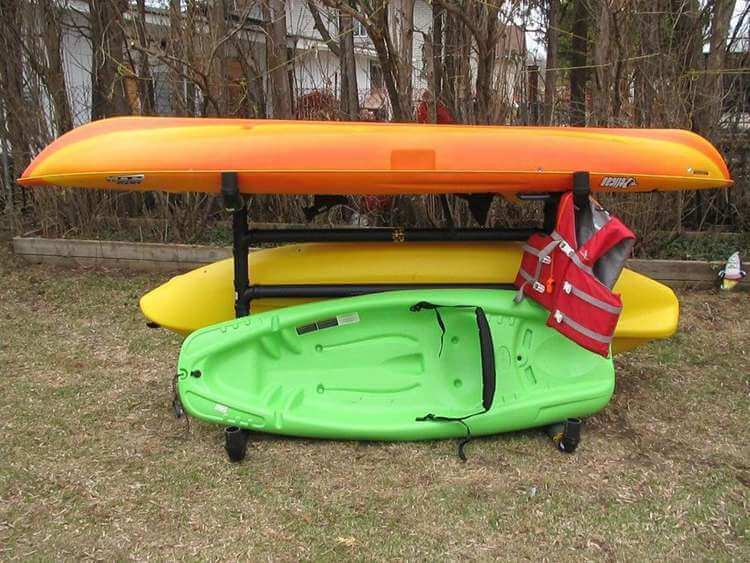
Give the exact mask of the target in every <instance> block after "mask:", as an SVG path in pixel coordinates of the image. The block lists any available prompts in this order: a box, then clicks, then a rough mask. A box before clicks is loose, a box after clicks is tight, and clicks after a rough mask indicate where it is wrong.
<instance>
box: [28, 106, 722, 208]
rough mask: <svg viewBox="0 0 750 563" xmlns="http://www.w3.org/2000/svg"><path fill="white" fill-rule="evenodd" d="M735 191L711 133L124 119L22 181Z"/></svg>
mask: <svg viewBox="0 0 750 563" xmlns="http://www.w3.org/2000/svg"><path fill="white" fill-rule="evenodd" d="M579 170H585V171H588V172H589V173H590V174H591V185H592V189H593V190H594V191H619V192H645V191H654V190H663V191H668V190H692V189H704V188H721V187H728V186H730V185H731V184H732V180H731V178H730V176H729V172H728V170H727V167H726V164H725V162H724V160H723V159H722V157H721V155H720V154H719V152H718V151H717V150H716V148H715V147H714V146H713V145H711V144H710V143H709V142H708V141H707V140H705V139H703V138H702V137H700V136H698V135H696V134H694V133H691V132H689V131H683V130H673V129H595V128H573V127H502V126H468V125H425V124H414V123H368V122H362V123H344V122H312V121H274V120H249V119H248V120H244V119H207V118H159V117H124V118H113V119H105V120H101V121H96V122H93V123H89V124H87V125H84V126H82V127H79V128H77V129H74V130H73V131H70V132H68V133H66V134H65V135H63V136H61V137H60V138H59V139H57V140H56V141H54V142H53V143H51V144H50V145H49V146H48V147H47V148H46V149H45V150H44V151H42V152H41V153H40V154H39V155H38V156H37V157H36V158H35V159H34V160H33V161H32V162H31V164H30V165H29V166H28V168H27V169H26V171H25V172H24V173H23V175H22V177H21V178H20V179H19V183H21V184H22V185H26V186H31V185H58V186H69V187H84V188H98V189H120V190H166V191H174V192H186V191H199V192H218V191H219V190H220V177H221V172H237V173H238V180H239V188H240V191H241V192H243V193H272V194H407V193H408V194H429V193H500V194H506V195H510V194H517V193H521V192H554V191H564V190H569V189H570V188H571V185H572V174H573V172H576V171H579Z"/></svg>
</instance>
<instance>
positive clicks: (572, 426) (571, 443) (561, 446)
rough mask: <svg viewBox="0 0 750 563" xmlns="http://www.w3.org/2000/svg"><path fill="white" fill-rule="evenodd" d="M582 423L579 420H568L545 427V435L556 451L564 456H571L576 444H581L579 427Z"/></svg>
mask: <svg viewBox="0 0 750 563" xmlns="http://www.w3.org/2000/svg"><path fill="white" fill-rule="evenodd" d="M582 425H583V422H582V421H581V419H580V418H569V419H568V420H566V421H565V422H558V423H557V424H552V425H551V426H548V427H547V435H548V436H549V437H550V438H551V439H552V442H553V443H554V444H555V446H556V447H557V449H558V450H560V451H561V452H564V453H566V454H572V453H573V452H574V451H576V448H577V447H578V444H580V443H581V426H582Z"/></svg>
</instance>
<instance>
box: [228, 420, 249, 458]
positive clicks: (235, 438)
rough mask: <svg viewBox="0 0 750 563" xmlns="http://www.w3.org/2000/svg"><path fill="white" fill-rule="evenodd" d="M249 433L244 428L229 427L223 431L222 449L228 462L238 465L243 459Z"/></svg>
mask: <svg viewBox="0 0 750 563" xmlns="http://www.w3.org/2000/svg"><path fill="white" fill-rule="evenodd" d="M249 437H250V432H249V431H248V430H245V429H244V428H238V427H236V426H229V427H227V428H225V429H224V449H225V450H226V451H227V456H228V457H229V461H231V462H234V463H238V462H240V461H242V460H243V459H245V455H246V454H247V442H248V438H249Z"/></svg>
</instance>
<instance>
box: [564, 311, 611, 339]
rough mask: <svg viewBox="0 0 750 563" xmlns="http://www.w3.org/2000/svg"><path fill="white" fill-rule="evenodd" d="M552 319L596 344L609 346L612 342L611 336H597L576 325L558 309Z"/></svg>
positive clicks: (596, 333) (591, 331)
mask: <svg viewBox="0 0 750 563" xmlns="http://www.w3.org/2000/svg"><path fill="white" fill-rule="evenodd" d="M553 318H554V319H555V321H556V322H558V323H561V324H566V325H568V326H569V327H570V328H572V329H573V330H575V331H576V332H578V333H580V334H583V335H584V336H586V337H587V338H590V339H591V340H595V341H597V342H601V343H602V344H609V343H610V342H612V336H607V335H604V334H599V333H598V332H595V331H593V330H591V329H590V328H586V327H585V326H583V325H582V324H580V323H577V322H576V321H574V320H573V319H571V318H570V317H568V316H567V315H565V314H564V313H563V312H562V311H560V310H559V309H558V310H556V311H555V312H554V314H553Z"/></svg>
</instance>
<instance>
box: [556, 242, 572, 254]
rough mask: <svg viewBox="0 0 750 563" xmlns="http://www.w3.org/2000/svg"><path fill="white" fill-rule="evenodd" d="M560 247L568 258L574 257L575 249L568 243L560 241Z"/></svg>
mask: <svg viewBox="0 0 750 563" xmlns="http://www.w3.org/2000/svg"><path fill="white" fill-rule="evenodd" d="M559 246H560V250H562V252H563V253H564V254H565V255H566V256H572V255H573V253H574V252H575V251H574V250H573V247H572V246H570V245H569V244H568V243H567V242H565V241H564V240H561V241H560V245H559Z"/></svg>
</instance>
